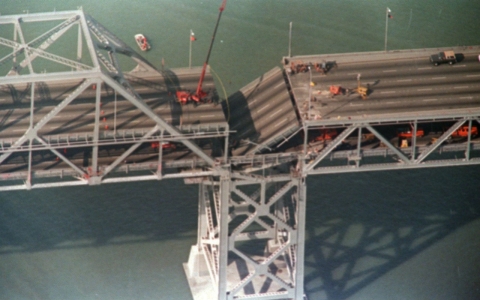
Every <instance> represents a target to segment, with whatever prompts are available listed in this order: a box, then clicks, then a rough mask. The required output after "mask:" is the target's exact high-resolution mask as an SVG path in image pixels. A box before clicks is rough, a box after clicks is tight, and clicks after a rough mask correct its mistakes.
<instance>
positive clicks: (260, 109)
mask: <svg viewBox="0 0 480 300" xmlns="http://www.w3.org/2000/svg"><path fill="white" fill-rule="evenodd" d="M269 106H270V104H267V105H265V106H264V107H262V108H260V109H259V110H258V111H257V112H261V111H262V110H264V109H265V108H267V107H269Z"/></svg>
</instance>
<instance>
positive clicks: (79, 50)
mask: <svg viewBox="0 0 480 300" xmlns="http://www.w3.org/2000/svg"><path fill="white" fill-rule="evenodd" d="M82 48H83V45H82V25H81V23H80V22H79V23H78V40H77V60H78V61H81V60H82ZM77 71H80V70H77Z"/></svg>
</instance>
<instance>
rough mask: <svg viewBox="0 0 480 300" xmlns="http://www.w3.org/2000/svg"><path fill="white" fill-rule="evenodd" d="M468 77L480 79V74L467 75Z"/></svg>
mask: <svg viewBox="0 0 480 300" xmlns="http://www.w3.org/2000/svg"><path fill="white" fill-rule="evenodd" d="M467 77H480V74H474V75H467Z"/></svg>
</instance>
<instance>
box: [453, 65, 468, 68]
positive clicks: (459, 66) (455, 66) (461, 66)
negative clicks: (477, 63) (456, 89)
mask: <svg viewBox="0 0 480 300" xmlns="http://www.w3.org/2000/svg"><path fill="white" fill-rule="evenodd" d="M453 67H454V68H463V67H466V65H453Z"/></svg>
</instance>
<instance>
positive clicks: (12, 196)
mask: <svg viewBox="0 0 480 300" xmlns="http://www.w3.org/2000/svg"><path fill="white" fill-rule="evenodd" d="M478 171H479V167H468V168H465V167H457V168H438V169H425V170H416V171H391V172H371V173H359V174H342V175H328V176H312V177H309V178H308V185H307V186H308V192H307V195H308V203H307V224H306V225H307V226H306V244H305V246H306V251H305V292H306V294H307V295H308V296H309V299H311V300H312V299H314V300H344V299H349V298H350V297H353V296H354V295H355V294H356V293H358V292H359V291H361V290H362V289H364V288H367V287H368V286H369V285H371V284H373V283H374V282H375V281H376V280H378V279H380V278H381V277H382V276H384V275H385V274H386V273H388V272H390V271H392V270H394V269H395V268H397V267H399V266H400V265H402V264H404V263H406V262H408V261H409V260H411V259H412V258H414V257H415V256H416V255H419V254H420V253H422V252H423V251H425V250H426V249H428V248H429V247H431V246H434V245H435V244H437V243H439V242H440V241H442V240H443V239H445V238H446V237H447V236H448V235H449V234H451V233H453V232H455V231H457V230H461V227H462V226H464V225H467V224H468V223H470V222H472V221H474V220H478V219H479V217H480V201H479V196H478V175H477V176H476V174H478ZM426 178H428V179H426ZM180 191H181V192H180ZM197 197H198V188H197V186H196V185H187V186H185V185H184V184H183V182H182V181H180V180H168V181H161V182H136V183H131V184H110V185H108V184H106V185H102V186H97V187H69V188H57V189H42V190H32V191H19V192H2V193H0V255H7V254H14V253H32V252H39V251H52V250H63V249H78V248H87V247H88V248H92V247H93V248H95V247H103V246H109V245H124V244H141V243H151V242H158V241H167V240H175V241H179V240H191V241H192V244H193V243H194V242H195V240H196V229H197V211H198V208H197V203H198V200H197ZM189 244H190V242H189ZM185 251H188V249H186V250H185ZM180 260H181V261H182V262H183V261H185V260H186V257H184V256H182V257H181V258H180Z"/></svg>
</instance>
